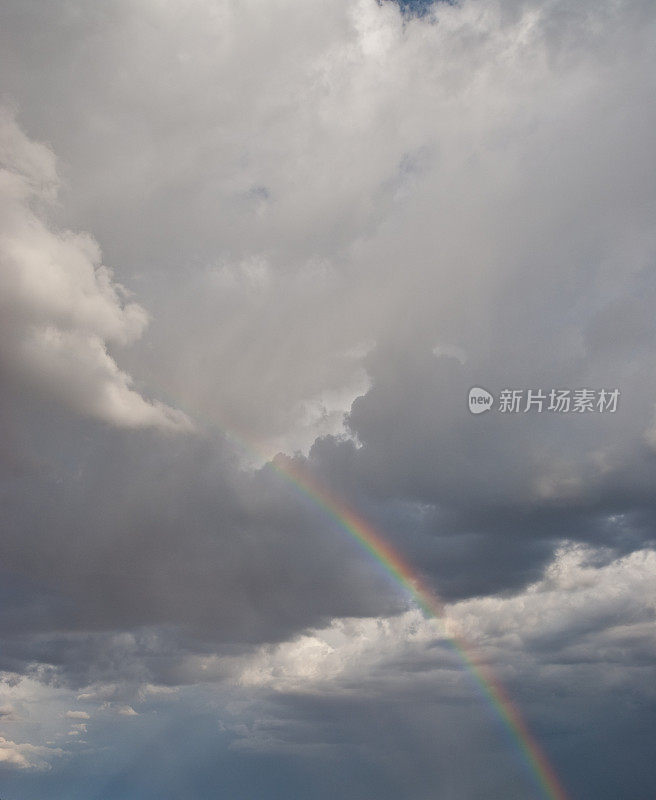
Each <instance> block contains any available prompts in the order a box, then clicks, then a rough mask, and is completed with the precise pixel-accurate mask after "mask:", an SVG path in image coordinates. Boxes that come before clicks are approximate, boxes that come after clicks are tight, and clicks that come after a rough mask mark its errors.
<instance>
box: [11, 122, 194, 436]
mask: <svg viewBox="0 0 656 800" xmlns="http://www.w3.org/2000/svg"><path fill="white" fill-rule="evenodd" d="M0 159H1V163H2V170H1V172H0V204H1V209H2V213H1V218H2V223H1V227H0V297H1V298H2V299H1V300H0V304H1V305H0V308H1V311H2V315H3V323H2V338H1V344H0V358H1V359H2V368H3V370H4V371H5V372H6V373H9V374H10V375H12V376H13V377H14V379H15V380H18V382H19V387H20V388H22V389H23V390H25V389H26V388H29V389H33V390H36V391H38V392H42V393H43V394H45V395H46V396H48V397H54V398H56V399H57V400H59V401H60V402H63V403H65V404H66V405H67V406H69V407H70V408H72V409H74V410H75V411H78V412H80V413H82V414H86V415H90V416H93V417H96V418H98V419H101V420H104V421H106V422H110V423H112V424H114V425H118V426H122V427H148V426H152V427H157V428H161V429H171V430H175V429H178V430H184V429H189V428H190V426H191V423H190V421H189V420H188V419H187V418H186V417H185V415H184V414H182V413H181V412H179V411H176V410H175V409H172V408H169V407H167V406H165V405H163V404H162V403H159V402H157V401H149V400H146V399H145V398H144V397H143V396H142V395H141V394H139V392H137V391H136V390H135V389H134V388H132V383H133V381H132V378H131V377H130V376H129V375H128V374H127V373H126V372H124V371H122V370H121V369H120V368H119V367H118V365H117V363H116V361H115V360H114V358H113V356H112V355H111V354H110V352H109V349H108V348H109V347H112V346H114V347H121V346H124V345H126V344H129V343H131V342H133V341H134V340H135V339H137V338H138V337H139V336H140V335H141V334H142V332H143V330H144V328H145V326H146V324H147V321H148V317H147V314H146V312H145V310H144V309H143V308H142V307H141V306H140V305H138V304H137V303H135V302H131V301H130V300H129V294H128V292H127V291H126V290H125V289H124V288H123V287H122V286H121V285H120V284H119V283H117V282H116V281H114V279H113V277H112V273H111V271H110V270H109V269H108V268H107V267H105V266H103V265H102V262H101V255H100V250H99V247H98V245H97V244H96V242H95V241H94V240H93V239H92V238H91V237H90V236H89V235H87V234H82V233H74V232H72V231H70V230H57V229H54V228H53V227H52V226H51V225H49V224H48V221H47V216H46V212H47V206H48V204H49V203H52V202H53V201H54V199H55V197H56V192H57V187H58V178H57V171H56V165H55V158H54V155H53V153H52V152H51V151H50V150H49V149H48V148H47V147H45V146H44V145H41V144H37V143H35V142H32V141H30V140H29V139H28V138H27V137H26V136H25V135H24V133H23V132H22V131H21V130H20V128H19V127H18V125H17V124H16V122H15V120H14V118H13V116H12V114H11V113H10V112H9V111H8V110H7V109H6V108H3V109H0Z"/></svg>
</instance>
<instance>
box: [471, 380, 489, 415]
mask: <svg viewBox="0 0 656 800" xmlns="http://www.w3.org/2000/svg"><path fill="white" fill-rule="evenodd" d="M493 403H494V397H492V395H491V394H490V393H489V392H488V391H487V390H486V389H481V387H480V386H474V388H473V389H470V390H469V410H470V411H471V413H472V414H482V413H483V412H484V411H489V410H490V409H491V408H492V404H493Z"/></svg>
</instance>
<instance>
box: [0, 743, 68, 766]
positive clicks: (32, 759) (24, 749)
mask: <svg viewBox="0 0 656 800" xmlns="http://www.w3.org/2000/svg"><path fill="white" fill-rule="evenodd" d="M62 754H63V751H62V750H61V749H60V748H55V747H41V746H37V745H32V744H29V743H27V742H23V743H20V744H19V743H16V742H12V741H11V740H9V739H5V738H4V737H3V736H0V766H1V767H14V768H17V769H26V770H27V769H37V770H44V769H49V768H50V761H51V759H52V758H54V757H57V756H61V755H62Z"/></svg>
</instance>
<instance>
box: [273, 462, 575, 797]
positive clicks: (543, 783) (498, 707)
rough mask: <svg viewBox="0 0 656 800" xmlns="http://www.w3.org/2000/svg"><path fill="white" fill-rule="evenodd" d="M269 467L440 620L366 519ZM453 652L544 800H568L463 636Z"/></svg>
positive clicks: (426, 591) (303, 477)
mask: <svg viewBox="0 0 656 800" xmlns="http://www.w3.org/2000/svg"><path fill="white" fill-rule="evenodd" d="M272 463H273V466H274V468H275V469H276V471H277V472H278V474H280V475H282V476H283V477H284V478H285V479H286V480H287V481H289V482H291V483H292V484H293V485H294V486H295V487H296V488H297V489H299V490H300V491H301V492H302V493H303V494H304V495H306V496H307V497H309V498H310V499H311V500H313V501H314V503H316V504H317V505H318V506H320V507H321V508H322V509H323V510H324V511H325V512H326V513H327V514H328V515H329V516H330V517H331V518H332V519H334V520H335V521H336V522H337V523H338V524H339V525H340V526H341V527H342V528H343V529H344V530H345V531H347V532H348V533H349V534H350V535H351V536H352V537H353V538H354V539H355V540H357V541H358V542H359V543H360V544H361V545H362V546H363V547H364V549H365V550H367V551H368V552H369V553H371V555H372V556H373V557H374V558H375V559H376V560H377V561H379V562H380V563H381V564H382V565H383V567H384V568H385V569H386V570H387V572H388V573H389V574H390V575H391V576H392V577H393V578H394V579H395V580H396V581H397V582H398V583H399V584H400V585H401V586H403V587H404V588H405V589H407V590H408V591H409V592H410V594H411V595H412V597H413V598H414V600H415V602H416V603H417V605H418V606H419V607H420V608H421V609H422V610H423V611H424V612H425V613H426V614H427V615H428V616H430V617H434V618H435V619H440V618H441V617H442V616H443V610H444V605H443V603H442V601H441V600H440V599H439V597H438V596H437V595H436V594H435V593H434V592H433V591H432V590H431V589H430V588H429V587H428V586H426V585H425V584H424V583H423V582H422V580H421V578H420V577H419V575H418V574H417V572H416V570H414V569H413V568H412V567H411V566H410V565H409V564H408V563H407V562H406V561H405V560H404V559H403V557H402V556H401V555H400V554H399V553H398V552H397V551H396V550H395V549H394V548H393V547H391V545H390V544H389V543H388V542H386V541H385V540H384V539H383V537H382V536H381V535H380V533H378V532H377V531H376V530H375V529H374V528H373V527H372V526H371V525H370V524H369V523H368V522H367V521H366V520H365V519H363V518H362V517H361V516H359V515H358V514H356V513H355V511H353V510H352V509H351V508H349V507H348V506H347V505H346V504H345V503H344V502H343V501H342V500H340V499H338V498H336V497H335V496H334V495H332V494H331V493H330V492H329V491H327V490H326V489H325V488H324V487H322V486H320V485H319V484H318V483H317V482H316V480H315V479H314V478H313V477H311V476H310V475H309V474H307V473H305V472H302V471H301V468H300V466H299V465H298V463H297V462H295V461H294V460H292V459H290V458H286V457H283V456H277V457H276V458H275V459H274V460H273V462H272ZM447 638H448V640H449V641H450V643H451V645H452V647H453V649H454V650H455V651H456V652H457V654H458V655H459V656H460V658H461V659H462V661H463V663H464V664H465V666H466V667H467V669H468V670H469V672H470V673H471V675H472V677H473V678H474V680H475V682H476V683H477V685H478V686H479V687H480V689H481V691H482V693H483V695H484V696H485V697H486V698H487V699H488V700H489V702H490V704H491V705H492V707H493V708H494V709H495V711H496V713H497V714H498V716H499V717H500V718H501V720H502V722H503V723H504V724H505V726H506V727H507V729H508V730H509V732H510V734H511V735H512V737H513V738H514V739H515V740H516V742H517V744H518V746H519V750H520V752H521V753H522V755H523V757H524V759H525V762H526V764H527V766H528V768H529V770H530V772H531V774H532V775H533V776H534V778H535V780H536V783H537V785H538V786H539V788H540V790H541V792H542V793H543V795H544V797H546V798H548V800H567V795H566V793H565V790H564V788H563V787H562V785H561V783H560V781H559V780H558V777H557V776H556V773H555V772H554V770H553V768H552V766H551V764H550V763H549V761H548V759H547V757H546V755H545V754H544V752H543V751H542V748H541V747H540V745H539V744H538V742H537V741H536V739H535V737H534V736H533V734H532V733H531V732H530V730H529V729H528V727H527V725H526V723H525V722H524V720H523V719H522V716H521V714H520V712H519V709H518V708H517V706H516V705H515V704H514V703H513V702H512V700H511V699H510V697H509V696H508V694H507V692H506V691H505V689H504V688H503V686H502V685H501V684H500V683H499V681H498V680H497V679H496V678H495V677H494V674H493V673H492V671H491V669H490V668H489V666H487V665H486V664H485V663H484V662H483V661H482V660H481V658H480V657H479V656H478V655H477V654H476V651H475V649H474V647H473V646H472V645H471V644H469V643H468V642H467V641H465V640H464V639H463V638H462V637H460V636H458V635H454V634H453V633H449V634H448V635H447Z"/></svg>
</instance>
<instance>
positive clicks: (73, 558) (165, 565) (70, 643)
mask: <svg viewBox="0 0 656 800" xmlns="http://www.w3.org/2000/svg"><path fill="white" fill-rule="evenodd" d="M53 424H54V426H55V427H56V430H53V429H52V428H51V427H50V426H51V425H53ZM35 428H36V429H39V428H40V430H39V434H41V435H39V436H38V438H39V442H40V453H39V458H40V463H39V464H38V465H33V467H32V469H30V470H28V471H27V474H23V475H18V476H15V477H14V478H13V479H11V480H9V481H7V483H6V485H5V488H4V492H3V510H2V527H3V531H4V534H3V540H2V551H3V568H4V570H5V571H6V573H7V575H8V577H7V579H6V581H5V584H4V592H5V593H7V594H8V595H9V597H10V598H11V604H10V605H9V606H5V613H4V614H3V615H2V620H1V623H2V625H3V635H4V636H5V637H6V639H5V641H6V648H5V649H4V654H3V659H4V664H3V667H4V668H6V669H16V663H15V659H16V658H18V659H19V660H22V661H23V662H24V663H29V662H30V661H32V660H34V661H39V662H45V663H50V664H53V665H55V666H61V667H63V668H64V670H65V671H67V670H72V671H74V672H76V673H79V674H84V673H85V670H87V668H89V669H91V671H92V673H93V671H94V670H101V671H103V670H104V671H105V672H106V673H107V674H111V673H112V671H115V670H117V669H118V671H119V672H120V671H121V664H123V666H124V667H125V670H126V673H127V674H126V676H125V677H128V676H129V674H130V672H131V669H132V668H131V667H130V663H129V662H130V661H131V659H137V658H138V657H139V656H140V651H141V656H142V657H143V659H145V661H146V662H148V661H149V660H150V661H151V662H152V663H153V664H154V663H155V662H156V660H157V659H156V656H157V655H158V654H159V656H160V661H162V659H164V657H165V653H164V652H162V651H166V650H167V649H168V651H169V652H173V651H175V648H176V647H180V648H181V649H182V650H183V651H184V650H185V649H186V648H187V647H188V648H190V649H192V650H193V649H194V648H195V649H200V650H203V649H204V648H208V647H210V648H211V647H214V648H216V647H219V648H220V647H222V646H225V645H230V643H236V644H241V645H243V644H246V643H252V642H261V641H276V640H279V639H281V638H285V637H288V636H290V635H292V634H293V633H294V632H295V631H297V630H299V629H302V628H304V627H306V626H308V625H312V624H317V623H318V622H320V621H321V620H324V619H327V618H329V617H332V616H340V615H349V614H353V613H355V614H358V613H362V614H372V613H373V614H376V613H379V612H384V611H390V610H392V609H393V608H395V603H397V605H396V607H397V608H398V607H399V606H398V600H399V599H400V598H396V599H395V597H394V595H393V594H392V595H389V594H388V592H389V587H388V584H387V582H386V581H385V580H384V579H382V577H381V576H380V575H376V574H375V572H374V571H372V570H371V568H370V565H369V564H368V563H367V560H366V559H364V558H363V557H362V555H361V554H360V553H359V552H358V551H355V552H353V553H352V556H354V557H351V558H348V559H345V558H344V551H345V548H346V550H349V543H348V542H347V541H345V539H344V535H343V534H340V533H339V532H337V531H336V530H335V529H334V527H333V526H330V525H329V524H327V521H326V520H325V519H323V518H322V517H321V515H318V514H317V513H316V510H315V509H313V508H311V507H309V506H308V505H307V504H306V503H304V502H303V501H301V500H300V498H299V496H298V495H297V494H296V493H295V492H294V491H293V490H292V489H290V487H289V486H287V485H285V482H284V481H283V479H282V478H281V477H280V476H278V475H276V474H275V473H274V472H273V471H271V470H270V469H268V468H267V469H264V470H262V471H260V472H258V473H255V474H248V473H245V472H241V471H240V470H239V468H238V466H237V463H236V460H235V457H234V455H233V454H232V451H231V448H230V446H229V445H227V444H226V443H225V442H223V441H221V440H220V439H219V440H210V441H205V440H203V439H201V438H199V437H186V438H185V437H180V438H176V437H172V438H169V439H161V438H158V437H151V436H149V435H148V434H147V433H132V434H129V435H125V436H123V435H121V434H120V433H117V432H115V431H109V430H106V431H100V430H98V429H94V427H93V426H92V425H91V426H89V427H88V428H87V429H86V431H85V430H84V429H83V428H82V429H81V428H80V427H79V425H78V424H77V423H76V422H75V421H74V420H72V419H71V418H70V417H66V415H64V414H61V413H60V414H58V415H57V414H53V416H52V417H50V419H49V422H48V428H49V432H48V433H47V438H48V440H49V441H48V445H47V446H45V447H44V445H45V442H46V439H45V436H43V435H42V434H44V433H45V431H44V429H43V427H42V426H41V425H38V424H37V425H35ZM351 549H352V550H354V548H351ZM12 574H13V575H14V576H15V577H13V576H12ZM158 625H162V626H165V627H166V628H167V629H168V631H169V632H168V633H165V634H164V635H163V637H160V638H158V637H157V636H155V637H154V638H153V639H152V641H151V639H149V637H148V635H144V636H143V637H141V639H140V641H137V642H135V643H133V645H131V647H129V648H128V651H126V653H125V654H123V655H122V654H121V651H120V641H119V645H118V647H119V650H118V653H117V654H116V657H115V658H116V660H112V658H113V657H112V655H111V652H112V649H113V648H114V645H115V642H114V641H113V640H112V636H111V633H109V634H108V636H107V638H106V639H104V638H103V636H101V635H96V634H94V633H92V632H96V633H98V632H102V631H108V632H113V631H122V630H132V629H139V628H141V627H145V628H147V627H153V626H158ZM176 628H179V629H180V632H179V634H178V638H177V639H176V636H175V635H174V634H173V633H171V630H172V629H173V630H175V629H176ZM49 630H57V631H58V632H59V633H58V635H57V636H54V637H53V638H49V636H48V631H49ZM76 632H79V633H80V634H81V635H78V636H74V635H71V636H70V637H69V638H66V634H67V633H70V634H75V633H76ZM87 633H88V635H87ZM60 634H61V638H58V636H59V635H60ZM149 641H151V643H152V648H151V646H150V645H149ZM103 648H106V649H107V657H104V656H103ZM151 650H152V652H151ZM154 671H155V672H158V673H159V674H158V678H159V679H160V680H168V678H167V677H166V676H165V674H164V673H165V672H166V668H157V667H155V668H154ZM90 677H92V678H93V677H94V676H93V675H91V676H90V675H85V678H86V679H87V680H89V678H90ZM105 677H106V676H105ZM78 678H79V675H78ZM95 678H96V679H97V678H98V676H97V675H95Z"/></svg>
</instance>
